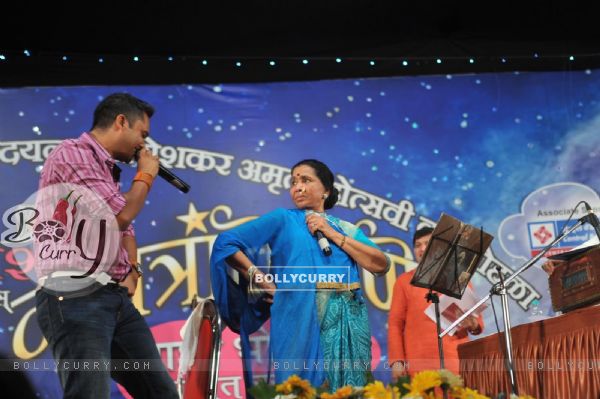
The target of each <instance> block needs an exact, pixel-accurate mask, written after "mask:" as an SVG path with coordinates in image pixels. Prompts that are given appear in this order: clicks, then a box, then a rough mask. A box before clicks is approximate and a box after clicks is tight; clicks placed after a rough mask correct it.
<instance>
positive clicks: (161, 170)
mask: <svg viewBox="0 0 600 399" xmlns="http://www.w3.org/2000/svg"><path fill="white" fill-rule="evenodd" d="M158 175H159V176H160V177H162V178H163V179H165V180H166V181H168V182H169V183H171V184H172V185H173V186H175V188H177V189H179V190H180V191H181V192H184V193H187V192H188V191H190V185H189V184H187V183H186V182H184V181H183V180H181V179H180V178H179V177H177V176H175V175H174V174H173V172H171V171H170V170H169V169H167V168H165V167H164V166H162V164H159V165H158Z"/></svg>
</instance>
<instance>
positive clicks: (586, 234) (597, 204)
mask: <svg viewBox="0 0 600 399" xmlns="http://www.w3.org/2000/svg"><path fill="white" fill-rule="evenodd" d="M579 201H586V202H588V203H589V204H590V205H591V206H592V207H593V208H594V210H595V211H597V210H599V209H600V198H599V197H598V194H597V193H596V192H595V191H594V190H592V189H591V188H590V187H588V186H586V185H583V184H579V183H572V182H566V183H556V184H551V185H548V186H544V187H541V188H539V189H537V190H535V191H533V192H532V193H531V194H529V195H528V196H527V197H526V198H525V199H524V200H523V202H522V204H521V213H518V214H515V215H511V216H509V217H507V218H506V219H504V220H503V221H502V223H501V224H500V227H499V228H498V238H499V242H500V245H501V246H502V249H503V250H504V251H506V253H508V254H509V255H511V256H513V257H515V258H522V259H528V258H529V257H531V256H534V255H536V254H538V253H539V252H540V251H541V250H542V249H543V248H544V247H545V246H547V245H548V244H550V243H551V242H552V241H553V240H554V239H555V238H556V237H557V236H558V235H559V234H560V232H561V230H562V229H563V227H564V226H565V223H566V222H567V219H568V218H569V216H570V215H571V212H572V211H573V208H574V207H575V206H576V205H577V203H578V202H579ZM584 214H585V209H584V207H583V206H582V205H579V206H578V207H577V209H575V213H573V217H572V221H571V222H570V223H569V225H572V224H573V223H575V222H576V221H577V220H578V219H579V218H581V217H582V216H583V215H584ZM594 234H595V233H594V230H593V228H592V227H591V226H589V225H583V226H582V227H580V228H578V229H576V230H575V231H573V232H572V233H571V234H570V235H568V236H567V237H565V239H564V240H563V241H561V242H560V243H558V244H557V245H556V246H555V248H554V249H553V250H552V251H551V253H559V252H565V251H568V250H570V249H571V248H574V247H576V246H577V245H580V244H582V243H583V242H585V241H587V240H588V239H590V238H592V237H593V235H594ZM549 252H550V251H549Z"/></svg>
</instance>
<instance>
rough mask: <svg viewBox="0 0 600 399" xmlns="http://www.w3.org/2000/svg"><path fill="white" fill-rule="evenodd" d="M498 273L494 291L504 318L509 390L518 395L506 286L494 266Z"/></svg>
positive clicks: (500, 271)
mask: <svg viewBox="0 0 600 399" xmlns="http://www.w3.org/2000/svg"><path fill="white" fill-rule="evenodd" d="M496 270H497V271H498V275H499V276H500V283H499V285H498V287H497V290H496V293H497V294H498V295H500V299H501V302H502V316H503V318H504V342H505V344H506V368H507V371H508V379H509V381H510V388H511V392H512V393H513V394H514V395H517V396H518V395H519V391H518V389H517V378H516V376H515V368H514V361H513V355H512V338H511V333H510V326H511V324H510V312H509V311H508V296H507V293H506V287H505V286H504V278H503V277H502V269H501V268H500V266H498V267H496Z"/></svg>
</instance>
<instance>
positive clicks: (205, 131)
mask: <svg viewBox="0 0 600 399" xmlns="http://www.w3.org/2000/svg"><path fill="white" fill-rule="evenodd" d="M117 91H127V92H130V93H132V94H134V95H136V96H138V97H140V98H142V99H144V100H146V101H147V102H149V103H151V104H152V105H153V106H155V108H156V113H155V116H154V117H153V118H152V119H151V140H150V146H151V147H152V148H153V149H154V150H155V151H157V153H158V154H159V155H160V157H161V159H162V162H163V164H165V165H167V166H169V167H171V168H172V170H173V171H174V172H175V173H176V174H177V175H178V176H180V177H181V178H182V179H183V180H185V181H186V182H188V183H189V184H190V185H191V187H192V188H191V191H190V192H189V193H188V194H182V193H180V192H178V191H177V190H176V189H174V188H173V187H172V186H170V185H168V184H167V183H165V182H164V181H162V180H157V181H156V182H155V184H154V186H153V188H152V191H151V193H150V195H149V197H148V200H147V202H146V207H145V208H144V209H143V211H142V212H141V214H140V215H139V216H138V218H137V219H136V220H135V224H134V226H135V228H136V232H137V240H138V245H139V247H140V257H141V259H140V260H141V261H142V263H143V264H144V267H145V268H146V270H147V272H146V274H145V275H144V278H143V280H142V284H141V286H140V287H139V289H138V292H137V293H136V296H135V297H134V302H135V304H136V306H137V307H138V308H139V309H140V310H141V311H142V312H143V314H144V315H145V317H146V318H147V321H148V324H149V325H150V326H151V327H153V326H161V325H164V324H165V323H168V322H171V321H175V320H185V319H186V318H187V316H188V315H189V312H190V308H189V305H190V302H191V299H192V297H193V295H194V294H198V295H199V296H201V297H207V296H209V295H210V294H211V288H210V282H209V281H210V280H209V274H208V273H209V268H208V259H209V255H210V247H211V245H212V243H213V242H214V238H215V237H216V235H217V234H218V233H219V232H221V231H224V230H227V229H228V228H231V227H233V226H235V225H237V224H239V223H241V222H243V221H244V220H247V219H245V218H247V217H252V216H258V215H261V214H264V213H266V212H268V211H271V210H273V209H274V208H276V207H292V206H293V204H292V202H291V200H290V198H289V194H288V190H287V187H289V183H288V181H287V179H286V177H287V176H289V171H288V169H289V167H291V166H292V165H293V164H294V163H296V162H297V161H299V160H301V159H305V158H317V159H320V160H322V161H324V162H325V163H327V164H328V165H329V166H330V168H331V169H332V170H333V172H334V174H336V176H337V183H338V184H339V186H338V187H339V188H340V189H341V191H342V196H343V200H342V201H341V203H340V205H338V206H336V207H335V208H333V209H332V210H331V211H330V213H331V214H333V215H335V216H338V217H340V218H342V219H345V220H348V221H350V222H354V223H358V224H359V225H360V226H361V228H363V229H364V230H365V232H366V233H367V235H369V236H370V237H372V238H373V239H374V240H375V241H376V242H378V243H379V244H380V246H381V247H382V249H383V250H385V251H386V252H387V253H388V254H389V255H390V258H391V259H392V262H393V267H392V269H391V271H390V272H389V273H388V275H387V276H386V277H384V278H377V279H374V278H372V277H371V276H368V275H364V277H365V278H364V279H363V289H364V292H365V296H366V298H367V301H368V304H369V308H370V309H369V310H370V314H369V317H370V323H371V331H372V335H373V338H374V342H375V346H374V348H376V350H375V353H376V354H377V355H378V356H379V357H378V362H377V368H376V371H375V373H376V377H377V378H381V379H384V380H387V379H389V373H386V370H385V361H386V356H387V315H388V310H389V306H390V301H391V297H390V296H391V292H392V289H393V283H394V281H395V279H396V277H397V276H399V275H400V274H401V273H403V272H404V271H406V270H410V269H412V268H414V267H415V266H416V264H415V263H414V261H413V253H412V249H411V240H412V234H413V233H414V231H415V229H416V228H417V227H418V226H424V225H432V224H434V223H435V221H437V220H438V218H439V216H440V214H441V213H442V212H445V213H447V214H450V215H452V216H454V217H456V218H458V219H460V220H462V221H463V222H465V223H468V224H472V225H474V226H477V227H483V229H484V230H486V231H487V232H489V233H490V234H492V235H493V236H494V237H495V239H494V241H493V242H492V245H491V248H490V249H489V250H488V251H487V252H486V254H485V257H484V259H483V261H482V263H481V264H480V266H479V268H478V270H477V272H476V273H475V274H474V275H473V278H472V280H471V281H472V282H473V284H474V286H475V291H476V293H477V294H478V295H479V296H484V295H486V294H487V293H488V292H489V289H490V287H491V285H492V284H493V283H495V282H496V281H497V274H495V273H494V271H493V268H494V267H495V265H496V264H499V265H501V266H502V267H503V269H504V271H505V273H507V274H508V273H511V272H512V271H515V270H517V269H519V267H520V266H521V265H523V264H525V263H526V262H527V261H528V260H529V259H530V258H531V257H532V256H534V255H535V254H536V253H538V252H539V251H540V250H541V248H543V247H544V245H546V244H548V243H549V242H550V241H551V240H552V239H553V238H554V237H556V236H557V235H558V234H559V233H560V229H562V227H563V226H564V225H565V224H566V222H567V219H568V217H569V213H570V211H571V210H572V209H573V207H574V206H575V205H576V204H577V202H578V201H580V200H585V201H587V202H589V203H590V204H592V206H593V207H594V208H596V209H598V207H599V206H600V201H599V200H598V196H597V190H598V188H599V187H600V175H599V174H598V173H597V171H598V170H599V166H600V164H599V160H600V150H599V149H600V134H598V131H599V128H600V104H599V100H600V98H599V94H598V93H600V73H599V71H597V70H584V71H571V72H546V73H539V72H536V73H502V74H478V75H446V76H415V77H398V78H382V79H353V80H330V81H314V82H288V83H263V84H211V85H175V86H135V87H133V86H130V87H126V86H122V87H43V88H42V87H37V88H36V87H30V88H20V89H4V90H0V120H1V121H2V123H0V140H1V142H0V176H1V179H2V181H3V182H4V188H3V189H2V196H1V197H0V208H1V209H2V212H4V211H5V210H7V209H9V208H10V207H12V206H14V205H15V204H19V203H20V202H22V201H24V200H25V199H26V198H27V197H28V196H29V195H30V194H32V193H33V192H35V191H36V189H37V185H38V179H39V173H40V171H41V169H42V167H43V161H44V159H45V157H46V156H47V154H48V152H49V151H50V150H51V149H52V147H53V146H54V145H56V142H57V141H58V140H62V139H65V138H70V137H76V136H79V135H80V134H81V133H82V132H84V131H86V130H88V129H89V128H90V125H91V122H92V113H93V110H94V108H95V106H96V105H97V103H98V102H99V101H101V100H102V99H103V98H104V97H105V96H106V95H108V94H109V93H112V92H117ZM134 174H135V167H134V166H128V165H124V171H123V173H122V182H123V190H128V188H129V185H130V182H131V180H132V178H133V175H134ZM344 195H345V196H344ZM582 215H583V213H582V211H581V210H579V209H577V210H575V214H574V217H573V218H574V219H575V220H576V219H577V218H578V217H581V216H582ZM542 227H543V228H542ZM7 228H8V227H7V226H5V225H3V226H2V229H3V230H5V229H7ZM592 234H593V231H592V230H591V229H590V228H588V227H583V228H581V229H580V231H579V232H578V233H577V235H576V237H574V238H573V239H572V240H570V241H569V242H567V243H563V244H561V245H560V246H559V247H557V248H558V249H556V251H565V250H568V249H570V248H572V247H575V246H577V245H579V244H581V243H583V242H585V241H586V240H587V239H588V238H591V237H592ZM315 245H317V244H316V243H315ZM27 256H29V254H28V253H27V251H26V250H25V249H15V248H12V247H10V246H7V245H5V243H2V246H1V247H0V262H1V265H2V267H1V269H0V351H1V352H2V353H3V355H4V356H5V357H7V358H9V359H21V360H35V359H52V356H51V353H50V351H49V350H48V348H47V344H46V342H45V341H44V340H43V338H42V337H41V334H40V332H39V329H38V326H37V322H36V320H35V314H34V309H35V300H34V291H35V282H32V281H31V280H30V279H29V278H28V277H27V275H26V274H25V273H23V270H22V269H23V264H27ZM516 281H517V283H515V284H514V286H513V287H512V290H509V291H511V292H510V301H509V302H510V312H511V321H512V322H513V325H517V324H523V323H528V322H531V321H533V320H537V319H540V318H544V317H552V316H555V312H554V310H553V309H552V306H551V298H550V294H549V290H548V280H547V276H546V275H545V274H544V272H543V271H542V270H541V269H540V268H539V265H534V266H533V267H531V268H530V269H528V270H526V271H525V272H524V273H522V274H521V275H520V276H519V278H518V280H516ZM496 303H497V305H498V306H496V308H497V309H499V305H500V301H499V300H498V299H497V298H496ZM488 305H489V302H488ZM483 314H484V319H485V322H486V326H485V329H484V335H488V334H492V333H495V332H496V328H495V325H494V323H493V314H492V311H491V307H490V306H488V308H487V309H486V310H485V311H484V313H483ZM499 317H500V315H499ZM157 341H160V339H158V338H157ZM175 356H176V355H175ZM31 367H32V366H31ZM32 368H33V367H32ZM28 374H29V375H30V377H31V379H32V381H33V382H34V384H35V385H36V387H37V389H38V391H39V393H40V397H47V398H57V397H60V388H59V385H58V378H57V376H56V374H55V373H53V372H42V371H37V370H29V371H28ZM114 397H121V392H120V391H119V390H117V389H115V390H114Z"/></svg>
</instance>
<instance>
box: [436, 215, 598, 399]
mask: <svg viewBox="0 0 600 399" xmlns="http://www.w3.org/2000/svg"><path fill="white" fill-rule="evenodd" d="M587 221H588V216H587V215H586V216H584V217H582V218H581V219H579V220H578V221H577V223H575V224H574V225H573V227H571V228H569V229H568V230H567V231H565V232H564V233H561V234H560V235H559V236H558V237H556V238H555V239H554V241H552V242H551V243H550V244H548V246H546V247H545V248H544V249H543V250H542V251H541V252H540V253H539V254H537V255H536V256H535V257H533V258H531V260H529V261H528V262H527V263H525V264H524V265H523V266H521V267H520V268H519V269H518V270H517V271H516V272H514V273H513V274H511V275H510V276H508V278H507V279H506V280H504V279H503V276H502V274H501V273H500V268H498V275H499V276H500V281H499V282H497V283H496V284H494V285H493V286H492V288H491V289H490V293H489V294H487V295H486V296H485V297H483V298H481V300H480V301H479V302H477V303H476V304H475V305H474V306H473V307H472V308H471V309H469V310H468V311H466V312H465V313H464V314H463V315H462V316H460V317H459V318H458V319H457V320H456V321H455V322H454V323H452V324H451V325H450V326H449V327H448V328H446V329H445V330H444V331H443V332H442V333H441V334H439V337H440V338H443V337H444V336H445V335H446V334H448V333H449V332H450V331H452V329H454V328H455V327H456V326H457V325H459V324H460V323H461V322H462V321H463V320H464V319H465V318H467V317H468V316H469V315H470V314H471V313H473V311H474V310H475V309H477V308H478V307H479V306H481V305H482V304H483V303H484V302H485V301H487V300H488V299H490V297H491V296H492V295H500V297H501V302H502V315H503V318H504V343H505V345H506V348H505V349H506V356H507V362H506V363H507V364H506V365H507V372H508V378H509V381H510V385H511V391H512V393H513V394H514V395H517V396H518V395H519V393H518V389H517V379H516V376H515V370H514V364H513V355H512V339H511V334H510V329H511V327H510V315H509V313H508V298H507V295H506V286H507V285H508V284H509V283H510V282H511V281H513V280H514V279H515V278H517V276H518V275H519V274H521V273H523V272H524V271H525V270H527V269H529V268H530V267H531V265H533V264H534V263H535V262H537V261H538V260H540V259H541V258H542V257H543V256H544V255H545V254H546V252H548V251H549V250H550V249H551V248H552V247H553V246H554V245H555V244H557V243H559V242H560V241H562V240H563V239H564V238H565V237H566V236H568V235H569V234H571V232H573V230H575V229H578V228H579V227H580V226H581V225H583V224H584V223H586V222H587Z"/></svg>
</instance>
